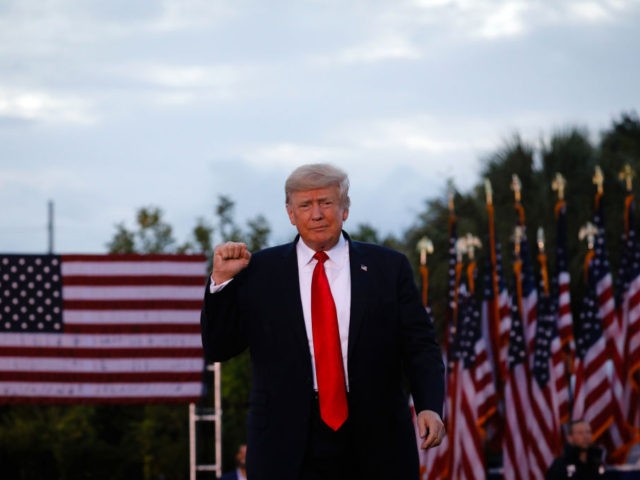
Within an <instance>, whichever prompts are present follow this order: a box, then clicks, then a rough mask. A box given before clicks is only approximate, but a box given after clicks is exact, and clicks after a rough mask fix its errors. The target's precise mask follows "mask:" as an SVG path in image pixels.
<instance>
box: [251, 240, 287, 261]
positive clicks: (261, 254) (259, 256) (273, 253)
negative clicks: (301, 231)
mask: <svg viewBox="0 0 640 480" xmlns="http://www.w3.org/2000/svg"><path fill="white" fill-rule="evenodd" d="M295 251H296V248H295V243H283V244H282V245H276V246H274V247H267V248H263V249H262V250H259V251H257V252H255V253H252V254H251V263H263V262H266V263H269V262H273V261H280V260H282V258H283V257H286V256H288V255H292V254H293V255H295Z"/></svg>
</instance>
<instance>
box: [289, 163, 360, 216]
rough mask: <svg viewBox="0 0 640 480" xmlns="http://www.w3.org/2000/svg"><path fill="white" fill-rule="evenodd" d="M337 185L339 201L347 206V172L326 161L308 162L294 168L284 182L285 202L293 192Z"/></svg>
mask: <svg viewBox="0 0 640 480" xmlns="http://www.w3.org/2000/svg"><path fill="white" fill-rule="evenodd" d="M327 187H338V190H339V192H340V203H341V204H342V206H343V207H344V208H349V205H350V204H351V199H350V198H349V177H348V176H347V174H346V173H345V172H344V171H342V170H341V169H339V168H338V167H334V166H333V165H330V164H328V163H310V164H307V165H302V166H300V167H298V168H296V169H295V170H294V171H293V172H291V175H289V178H287V181H286V182H285V184H284V193H285V203H286V204H287V205H289V199H290V196H291V194H292V193H294V192H304V191H307V190H314V189H316V188H327Z"/></svg>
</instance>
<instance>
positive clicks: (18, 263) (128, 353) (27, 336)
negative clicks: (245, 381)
mask: <svg viewBox="0 0 640 480" xmlns="http://www.w3.org/2000/svg"><path fill="white" fill-rule="evenodd" d="M205 262H206V260H205V257H204V256H201V255H61V256H58V255H15V254H12V255H0V403H147V402H167V403H176V402H188V401H194V400H196V399H198V398H199V397H200V394H201V390H202V381H201V379H202V371H203V358H202V349H201V340H200V327H199V319H200V315H199V312H200V307H201V302H202V296H203V292H204V290H203V288H204V279H205V277H206V263H205Z"/></svg>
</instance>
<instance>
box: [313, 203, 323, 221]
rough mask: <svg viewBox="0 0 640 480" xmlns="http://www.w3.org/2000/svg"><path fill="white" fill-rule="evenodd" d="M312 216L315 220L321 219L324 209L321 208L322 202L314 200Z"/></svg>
mask: <svg viewBox="0 0 640 480" xmlns="http://www.w3.org/2000/svg"><path fill="white" fill-rule="evenodd" d="M311 218H313V219H314V220H320V219H321V218H322V209H321V208H320V204H319V203H317V202H314V203H313V204H312V205H311Z"/></svg>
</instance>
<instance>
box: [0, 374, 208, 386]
mask: <svg viewBox="0 0 640 480" xmlns="http://www.w3.org/2000/svg"><path fill="white" fill-rule="evenodd" d="M201 378H202V374H201V372H143V373H131V372H119V373H118V374H117V375H113V374H111V373H85V372H22V371H12V372H0V383H1V382H25V383H79V384H85V383H140V382H197V381H199V380H200V379H201Z"/></svg>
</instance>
